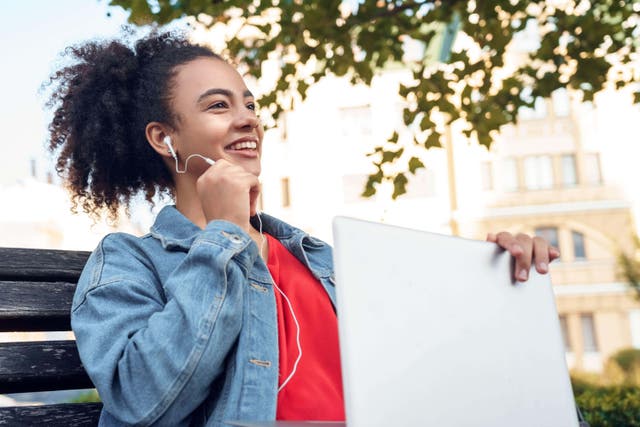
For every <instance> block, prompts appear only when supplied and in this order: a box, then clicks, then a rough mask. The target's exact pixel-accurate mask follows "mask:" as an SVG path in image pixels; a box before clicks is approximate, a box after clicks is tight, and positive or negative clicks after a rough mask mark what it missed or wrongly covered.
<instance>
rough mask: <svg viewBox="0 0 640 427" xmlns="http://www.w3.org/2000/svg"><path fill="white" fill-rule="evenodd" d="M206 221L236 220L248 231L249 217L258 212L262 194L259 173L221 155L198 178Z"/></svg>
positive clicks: (235, 221)
mask: <svg viewBox="0 0 640 427" xmlns="http://www.w3.org/2000/svg"><path fill="white" fill-rule="evenodd" d="M196 190H197V192H198V197H199V198H200V203H201V204H202V210H203V212H204V216H205V218H206V220H207V223H209V222H210V221H213V220H215V219H222V220H226V221H229V222H233V223H234V224H237V225H238V226H240V227H242V228H243V229H245V230H246V231H247V232H248V231H249V230H250V228H251V226H250V223H249V217H250V216H251V215H255V213H256V202H257V199H258V195H259V194H260V181H259V180H258V177H257V176H256V175H254V174H252V173H249V172H247V171H246V170H245V169H244V168H243V167H241V166H238V165H235V164H233V163H231V162H229V161H227V160H225V159H219V160H217V161H216V163H215V164H214V165H212V166H211V167H209V168H208V169H207V170H206V171H205V172H204V173H203V174H202V175H200V177H199V178H198V180H197V182H196Z"/></svg>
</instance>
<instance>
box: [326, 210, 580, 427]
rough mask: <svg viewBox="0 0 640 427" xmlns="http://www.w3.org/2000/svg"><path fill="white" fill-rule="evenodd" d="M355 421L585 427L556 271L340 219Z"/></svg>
mask: <svg viewBox="0 0 640 427" xmlns="http://www.w3.org/2000/svg"><path fill="white" fill-rule="evenodd" d="M333 231H334V244H335V252H334V259H335V269H336V291H337V299H338V322H339V333H340V347H341V361H342V370H343V382H344V389H345V390H344V391H345V406H346V415H347V425H348V426H349V427H375V426H381V427H382V426H391V425H393V426H431V425H433V426H492V427H502V426H504V427H507V426H509V427H511V426H514V425H517V426H531V427H533V426H536V427H537V426H551V425H553V426H577V425H578V420H577V417H576V411H575V404H574V399H573V393H572V389H571V383H570V380H569V375H568V371H567V366H566V361H565V356H564V346H563V341H562V337H561V332H560V327H559V322H558V315H557V311H556V307H555V300H554V295H553V291H552V288H551V283H550V278H549V276H548V275H539V274H537V273H536V272H535V270H534V269H532V271H531V274H530V279H529V280H528V282H526V283H524V284H521V283H514V282H513V281H512V279H511V277H512V260H511V257H510V255H509V254H508V253H507V252H505V251H502V250H500V249H499V248H497V246H496V245H495V244H493V243H488V242H482V241H474V240H467V239H462V238H456V237H451V236H444V235H438V234H433V233H427V232H422V231H415V230H409V229H406V228H401V227H395V226H389V225H384V224H377V223H372V222H367V221H361V220H356V219H352V218H345V217H337V218H335V219H334V222H333Z"/></svg>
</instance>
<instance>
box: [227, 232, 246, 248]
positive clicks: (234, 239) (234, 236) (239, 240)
mask: <svg viewBox="0 0 640 427" xmlns="http://www.w3.org/2000/svg"><path fill="white" fill-rule="evenodd" d="M222 235H223V236H224V237H226V238H227V239H229V240H231V242H232V243H235V244H236V245H239V244H241V243H242V237H240V236H238V235H237V234H229V233H227V232H226V231H223V232H222Z"/></svg>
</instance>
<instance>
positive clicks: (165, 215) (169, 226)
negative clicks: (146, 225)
mask: <svg viewBox="0 0 640 427" xmlns="http://www.w3.org/2000/svg"><path fill="white" fill-rule="evenodd" d="M201 231H202V230H201V229H200V227H198V226H197V225H195V224H194V223H193V222H191V221H190V220H189V219H188V218H187V217H186V216H184V215H182V213H181V212H180V211H179V210H178V209H176V207H175V206H174V205H170V206H165V207H164V208H162V210H161V211H160V213H158V216H157V217H156V220H155V222H154V223H153V225H152V226H151V235H152V236H153V237H155V238H156V239H158V240H159V241H160V243H161V244H162V247H163V248H164V249H167V250H171V249H183V250H185V251H188V250H189V249H190V248H191V245H192V244H193V241H194V240H195V239H196V237H198V234H199V233H200V232H201Z"/></svg>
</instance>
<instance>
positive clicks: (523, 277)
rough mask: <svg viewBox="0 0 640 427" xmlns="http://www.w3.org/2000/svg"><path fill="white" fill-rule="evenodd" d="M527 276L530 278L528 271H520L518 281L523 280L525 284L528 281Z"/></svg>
mask: <svg viewBox="0 0 640 427" xmlns="http://www.w3.org/2000/svg"><path fill="white" fill-rule="evenodd" d="M527 276H528V274H527V270H520V273H518V280H521V281H523V282H524V281H525V280H527Z"/></svg>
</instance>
